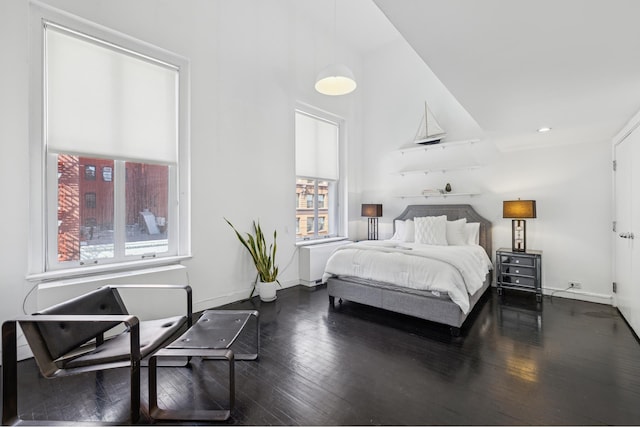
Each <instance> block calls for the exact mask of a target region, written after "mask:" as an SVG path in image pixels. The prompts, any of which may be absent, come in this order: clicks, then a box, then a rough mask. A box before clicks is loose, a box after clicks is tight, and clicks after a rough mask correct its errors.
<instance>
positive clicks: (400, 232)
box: [391, 219, 405, 242]
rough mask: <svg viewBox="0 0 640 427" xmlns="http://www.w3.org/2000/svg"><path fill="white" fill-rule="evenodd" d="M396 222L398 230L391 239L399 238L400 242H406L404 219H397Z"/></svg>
mask: <svg viewBox="0 0 640 427" xmlns="http://www.w3.org/2000/svg"><path fill="white" fill-rule="evenodd" d="M394 224H395V226H396V232H395V233H393V236H392V237H391V240H397V241H399V242H404V229H405V223H404V221H401V220H399V219H396V220H395V222H394Z"/></svg>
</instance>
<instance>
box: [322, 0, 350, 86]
mask: <svg viewBox="0 0 640 427" xmlns="http://www.w3.org/2000/svg"><path fill="white" fill-rule="evenodd" d="M336 11H337V0H334V2H333V57H334V59H335V57H336V45H337V44H338V40H337V36H336V34H337V21H338V19H337V12H336ZM356 86H357V84H356V79H355V77H354V76H353V72H352V71H351V70H350V69H349V67H347V66H346V65H343V64H332V65H329V66H327V67H325V68H323V69H322V70H321V71H320V73H318V77H316V85H315V88H316V90H317V91H318V92H320V93H322V94H324V95H332V96H336V95H346V94H348V93H351V92H353V91H354V90H355V89H356Z"/></svg>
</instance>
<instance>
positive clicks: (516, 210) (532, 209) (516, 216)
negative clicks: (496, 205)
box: [502, 199, 536, 252]
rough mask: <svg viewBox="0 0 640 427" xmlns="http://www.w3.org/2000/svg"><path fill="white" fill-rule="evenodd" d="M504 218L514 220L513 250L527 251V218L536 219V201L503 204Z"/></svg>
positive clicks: (512, 232)
mask: <svg viewBox="0 0 640 427" xmlns="http://www.w3.org/2000/svg"><path fill="white" fill-rule="evenodd" d="M502 217H503V218H513V219H512V221H511V250H512V251H513V252H526V251H527V221H525V218H535V217H536V201H535V200H520V199H518V200H505V201H504V202H502Z"/></svg>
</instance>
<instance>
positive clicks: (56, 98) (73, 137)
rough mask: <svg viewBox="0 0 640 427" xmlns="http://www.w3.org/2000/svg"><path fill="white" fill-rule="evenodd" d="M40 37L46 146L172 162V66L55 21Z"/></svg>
mask: <svg viewBox="0 0 640 427" xmlns="http://www.w3.org/2000/svg"><path fill="white" fill-rule="evenodd" d="M45 34H46V39H45V43H46V56H45V66H46V80H45V83H46V112H47V117H46V119H47V122H46V123H47V124H46V138H47V140H46V141H47V144H48V148H49V150H52V151H55V152H68V153H74V154H83V155H95V156H100V157H107V158H116V159H133V160H136V159H137V160H147V161H157V162H162V163H175V162H176V161H177V150H178V149H177V99H178V90H177V88H178V85H177V84H178V71H177V69H175V68H172V67H171V66H169V65H165V64H161V63H158V62H154V61H153V60H150V59H146V58H143V57H141V56H138V55H135V54H133V53H131V52H128V51H124V50H121V49H118V48H116V47H114V46H110V45H107V44H103V43H101V42H99V41H96V40H94V39H90V38H85V37H83V36H81V35H77V34H72V33H68V32H66V31H64V30H63V29H59V28H57V27H56V26H52V25H47V27H46V30H45Z"/></svg>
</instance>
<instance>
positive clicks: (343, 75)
mask: <svg viewBox="0 0 640 427" xmlns="http://www.w3.org/2000/svg"><path fill="white" fill-rule="evenodd" d="M356 86H357V84H356V79H355V77H354V76H353V72H351V70H350V69H349V67H347V66H346V65H342V64H333V65H329V66H328V67H325V68H324V69H322V71H320V72H319V73H318V77H317V78H316V86H315V88H316V90H317V91H318V92H320V93H322V94H324V95H332V96H336V95H346V94H348V93H351V92H353V91H354V90H355V89H356Z"/></svg>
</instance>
